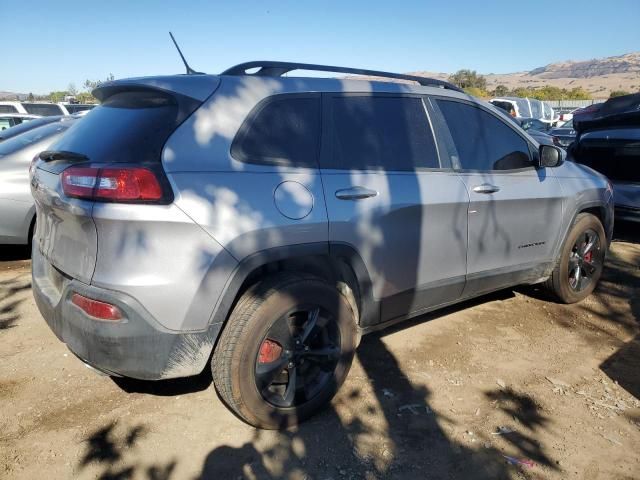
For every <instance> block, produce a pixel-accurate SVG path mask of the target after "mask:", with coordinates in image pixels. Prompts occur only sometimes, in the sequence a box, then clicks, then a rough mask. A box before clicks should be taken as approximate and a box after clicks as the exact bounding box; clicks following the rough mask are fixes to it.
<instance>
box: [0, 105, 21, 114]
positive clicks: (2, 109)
mask: <svg viewBox="0 0 640 480" xmlns="http://www.w3.org/2000/svg"><path fill="white" fill-rule="evenodd" d="M0 113H18V109H17V108H16V107H14V106H13V105H0Z"/></svg>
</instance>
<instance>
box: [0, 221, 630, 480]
mask: <svg viewBox="0 0 640 480" xmlns="http://www.w3.org/2000/svg"><path fill="white" fill-rule="evenodd" d="M634 229H635V230H636V232H634ZM617 238H618V240H617V241H616V242H615V243H614V244H613V247H612V251H611V252H610V255H609V259H608V263H607V268H606V271H605V273H604V278H603V281H602V282H601V284H600V286H599V288H598V289H597V291H596V293H595V294H594V295H593V296H591V297H590V298H589V299H587V300H586V301H584V302H582V303H580V304H577V305H572V306H565V305H559V304H556V303H552V302H549V301H547V300H545V299H544V297H543V296H542V294H541V293H540V292H539V291H538V290H537V289H536V288H531V287H529V288H518V289H515V290H506V291H502V292H499V293H498V294H494V295H491V296H489V297H483V298H481V299H479V300H476V301H474V302H467V303H465V304H463V305H460V306H457V307H455V308H449V309H446V310H445V311H441V312H436V313H434V314H430V315H427V316H424V317H421V318H419V319H417V320H414V321H410V322H408V323H405V324H403V325H401V326H399V327H397V328H393V329H391V330H387V331H384V332H381V333H378V334H372V335H369V336H367V337H365V338H364V339H363V341H362V344H361V345H360V347H359V349H358V352H357V358H356V362H355V364H354V367H353V368H352V370H351V373H350V374H349V377H348V379H347V381H346V383H345V385H344V386H343V387H342V389H341V391H340V392H339V394H338V395H337V396H336V398H335V399H334V401H333V403H332V405H331V407H330V408H329V409H327V410H326V411H324V412H323V413H321V414H319V415H317V416H316V417H314V418H313V419H312V420H310V421H308V422H307V423H305V424H304V425H302V426H300V427H299V428H298V429H296V430H291V431H286V432H273V431H260V430H256V429H253V428H251V427H249V426H247V425H246V424H244V423H242V422H241V421H240V420H238V419H237V418H236V417H234V416H233V415H232V414H231V413H230V412H229V411H228V410H227V409H226V408H225V407H224V405H223V404H222V403H221V402H220V400H219V399H218V397H217V396H216V393H215V390H214V387H213V385H212V384H211V377H210V375H209V374H208V372H205V373H204V374H203V375H201V376H200V377H196V378H192V379H183V380H177V381H164V382H140V381H131V380H129V381H123V380H113V379H110V378H108V377H101V376H98V375H96V374H95V373H93V372H92V371H90V370H88V369H87V368H85V367H84V366H83V365H82V364H81V363H80V361H78V360H77V359H76V358H75V357H74V356H73V355H72V354H71V353H70V352H69V351H68V350H67V349H66V347H65V346H64V345H63V344H61V343H60V342H59V341H58V340H57V339H56V337H55V336H54V335H53V333H52V332H51V331H50V330H49V329H48V327H47V326H46V324H45V323H44V321H43V320H42V318H41V317H40V314H39V313H38V310H37V309H36V306H35V304H34V301H33V299H32V297H31V291H30V276H29V262H28V261H24V260H19V258H20V253H19V252H18V253H16V252H15V251H5V253H4V254H2V255H4V256H3V259H4V260H5V261H0V478H7V479H9V478H11V479H14V478H21V479H22V478H43V477H46V478H51V479H54V478H55V479H57V478H82V479H84V478H100V479H129V478H133V479H151V480H160V479H168V478H172V479H200V478H211V479H235V478H247V479H254V478H257V479H262V478H278V479H279V478H283V479H305V478H309V479H320V480H329V479H333V480H341V479H349V478H366V479H382V478H410V479H412V478H421V479H422V478H492V479H497V478H531V479H533V478H551V479H560V478H562V479H564V478H577V479H623V478H640V454H639V453H638V452H640V368H639V366H640V336H639V334H638V332H639V320H640V228H638V227H637V226H635V227H633V226H628V227H627V229H626V230H625V231H622V232H620V231H618V233H617ZM16 259H18V260H16ZM508 457H512V458H511V459H510V458H508ZM518 462H521V463H518Z"/></svg>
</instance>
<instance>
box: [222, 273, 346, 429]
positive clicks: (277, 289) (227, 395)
mask: <svg viewBox="0 0 640 480" xmlns="http://www.w3.org/2000/svg"><path fill="white" fill-rule="evenodd" d="M355 318H356V312H355V311H354V310H353V306H352V305H351V303H350V302H349V301H348V300H347V298H345V296H344V295H343V294H341V293H340V292H339V291H338V290H337V289H336V288H335V287H333V286H331V285H329V284H328V283H326V282H325V281H323V280H321V279H319V278H317V277H314V276H311V275H306V274H298V273H280V274H277V275H275V276H273V277H271V278H268V279H266V280H264V281H262V282H259V283H258V284H256V285H254V286H253V287H251V288H250V289H249V290H248V291H247V292H246V293H244V294H243V295H242V297H241V298H240V300H239V301H238V303H237V305H236V307H235V308H234V310H233V312H232V313H231V316H230V318H229V320H228V322H227V324H226V326H225V328H224V330H223V332H222V335H221V336H220V339H219V341H218V345H217V347H216V349H215V352H214V354H213V357H212V360H211V369H212V374H213V381H214V384H215V387H216V389H217V391H218V394H219V395H220V397H221V398H222V400H223V401H224V402H225V403H226V404H227V406H228V407H230V408H231V409H232V410H233V411H234V412H235V413H236V414H237V415H238V416H239V417H241V418H242V419H243V420H245V421H246V422H247V423H249V424H251V425H253V426H256V427H260V428H269V429H275V428H287V427H289V426H292V425H295V424H298V423H299V422H301V421H303V420H305V419H306V418H308V417H310V416H312V415H313V414H315V413H316V412H317V411H318V410H319V409H321V408H322V407H323V406H325V405H326V404H327V403H328V402H329V401H330V400H331V399H332V398H333V396H334V395H335V393H336V392H337V390H338V388H339V387H340V386H341V385H342V383H343V381H344V379H345V378H346V376H347V373H348V372H349V368H350V367H351V362H352V360H353V355H354V352H355V348H356V319H355Z"/></svg>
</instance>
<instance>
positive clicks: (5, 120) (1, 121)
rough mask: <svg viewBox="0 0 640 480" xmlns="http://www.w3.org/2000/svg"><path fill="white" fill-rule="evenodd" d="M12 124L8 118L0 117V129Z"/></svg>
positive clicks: (9, 126)
mask: <svg viewBox="0 0 640 480" xmlns="http://www.w3.org/2000/svg"><path fill="white" fill-rule="evenodd" d="M11 127H13V125H12V124H11V120H10V119H8V118H0V130H6V129H7V128H11Z"/></svg>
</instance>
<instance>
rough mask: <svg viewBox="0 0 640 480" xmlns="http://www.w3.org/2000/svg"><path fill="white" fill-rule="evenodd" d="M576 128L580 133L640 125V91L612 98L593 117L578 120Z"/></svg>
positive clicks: (575, 121)
mask: <svg viewBox="0 0 640 480" xmlns="http://www.w3.org/2000/svg"><path fill="white" fill-rule="evenodd" d="M573 123H574V129H575V130H576V132H578V134H582V133H585V132H589V131H593V130H600V129H604V128H612V127H629V126H640V93H634V94H631V95H624V96H621V97H615V98H610V99H609V100H607V101H606V102H605V103H603V104H602V107H600V109H599V110H598V112H597V113H596V114H595V115H594V116H593V117H591V118H588V119H586V120H583V121H577V119H576V117H574V122H573Z"/></svg>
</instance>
